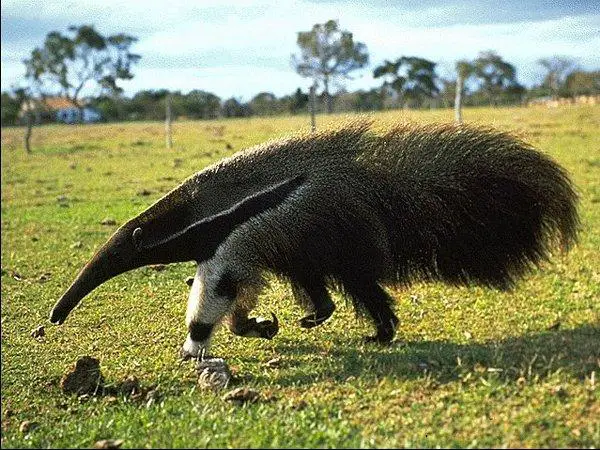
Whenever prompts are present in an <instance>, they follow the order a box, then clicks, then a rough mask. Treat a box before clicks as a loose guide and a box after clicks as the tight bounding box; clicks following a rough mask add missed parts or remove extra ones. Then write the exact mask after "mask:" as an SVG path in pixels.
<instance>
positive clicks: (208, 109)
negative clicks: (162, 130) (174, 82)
mask: <svg viewBox="0 0 600 450" xmlns="http://www.w3.org/2000/svg"><path fill="white" fill-rule="evenodd" d="M184 105H185V113H186V115H188V116H189V117H191V118H194V119H216V118H217V117H219V110H220V109H221V99H220V98H219V97H217V96H216V95H215V94H212V93H210V92H205V91H200V90H197V89H195V90H193V91H190V92H189V93H188V94H187V95H186V96H185V99H184Z"/></svg>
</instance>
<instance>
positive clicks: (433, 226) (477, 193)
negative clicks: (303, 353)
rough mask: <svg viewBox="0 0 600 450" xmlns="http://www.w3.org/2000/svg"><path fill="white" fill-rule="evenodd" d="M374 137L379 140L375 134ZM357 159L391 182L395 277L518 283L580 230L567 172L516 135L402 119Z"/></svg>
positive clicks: (389, 196)
mask: <svg viewBox="0 0 600 450" xmlns="http://www.w3.org/2000/svg"><path fill="white" fill-rule="evenodd" d="M371 139H372V138H371ZM371 139H369V140H370V141H371V142H370V145H368V146H367V147H368V149H369V150H367V151H365V152H364V153H363V154H362V155H361V156H360V157H359V161H360V160H362V161H365V163H366V164H365V166H366V167H369V168H370V169H369V170H371V171H374V173H373V172H372V173H373V176H374V177H377V178H379V179H380V180H384V181H385V182H384V183H377V186H378V188H381V186H382V184H383V186H384V191H385V192H381V191H380V192H379V193H378V195H379V196H380V197H382V198H384V204H385V205H387V214H386V215H387V216H388V217H389V218H391V219H392V220H391V222H392V223H390V224H389V225H390V226H389V227H388V230H389V232H390V235H391V236H390V237H391V239H390V240H391V244H392V246H393V249H392V253H393V255H394V259H395V265H396V271H397V278H398V280H399V281H401V282H404V281H409V280H411V279H415V278H430V279H439V280H442V281H446V282H450V283H454V284H470V283H479V284H484V285H488V286H493V287H499V288H509V287H511V286H512V285H513V284H514V282H515V281H516V279H517V278H518V277H519V276H521V275H522V274H523V273H524V272H526V271H527V270H528V269H530V268H532V267H533V266H535V265H537V264H538V263H539V262H541V261H543V260H545V259H547V258H548V257H549V255H550V252H551V249H552V248H553V247H554V246H556V245H558V246H560V247H561V248H563V249H568V248H569V247H570V246H571V245H572V244H573V243H574V242H575V240H576V234H577V228H578V215H577V209H576V204H577V194H576V192H575V190H574V188H573V185H572V183H571V181H570V180H569V177H568V175H567V173H566V172H565V170H564V169H562V168H561V167H560V166H559V165H557V164H556V163H555V162H553V161H552V160H551V159H550V158H548V157H547V156H545V155H543V154H542V153H540V152H539V151H537V150H535V149H533V148H532V147H531V146H530V145H528V144H527V143H525V142H523V141H521V140H520V139H518V138H515V137H514V136H512V135H510V134H508V133H503V132H499V131H495V130H492V129H490V128H484V127H474V126H464V125H447V124H446V125H429V126H411V125H402V126H400V127H397V128H394V129H393V130H391V131H389V132H387V134H386V135H385V136H382V137H378V138H375V139H373V140H371Z"/></svg>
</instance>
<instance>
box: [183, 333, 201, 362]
mask: <svg viewBox="0 0 600 450" xmlns="http://www.w3.org/2000/svg"><path fill="white" fill-rule="evenodd" d="M203 348H204V347H203V345H202V343H201V342H196V341H193V340H192V339H191V338H190V337H189V336H188V337H187V339H186V340H185V342H184V343H183V346H182V347H181V350H179V357H180V358H181V359H182V360H184V361H187V360H188V359H196V358H198V356H199V355H200V352H201V350H202V349H203Z"/></svg>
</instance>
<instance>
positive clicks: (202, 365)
mask: <svg viewBox="0 0 600 450" xmlns="http://www.w3.org/2000/svg"><path fill="white" fill-rule="evenodd" d="M196 370H197V372H198V385H199V386H200V387H201V388H202V389H212V390H215V391H218V390H221V389H224V388H225V387H227V385H228V384H229V381H230V380H231V371H230V370H229V367H228V366H227V363H226V362H225V360H224V359H223V358H204V359H202V360H200V361H198V363H197V364H196Z"/></svg>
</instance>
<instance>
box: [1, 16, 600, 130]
mask: <svg viewBox="0 0 600 450" xmlns="http://www.w3.org/2000/svg"><path fill="white" fill-rule="evenodd" d="M69 33H70V34H64V35H63V34H61V33H59V32H51V33H49V34H48V35H47V37H46V40H45V42H44V45H43V46H41V47H38V48H35V49H34V50H33V51H32V52H31V55H30V57H29V58H28V59H26V60H25V61H24V64H25V76H24V80H25V82H24V83H23V84H22V85H21V86H20V87H18V88H15V89H13V90H12V91H9V92H3V93H2V125H12V124H17V123H19V121H22V120H23V111H22V105H23V102H25V101H27V100H29V101H31V100H32V99H38V100H39V99H42V98H44V97H46V96H49V95H60V96H63V97H65V98H67V99H69V100H70V101H72V102H73V103H74V104H75V105H78V106H79V107H82V105H83V104H84V102H82V101H81V98H80V96H81V94H82V92H84V91H86V89H87V91H89V90H90V88H93V89H95V92H96V93H95V94H94V95H92V96H90V97H89V98H87V99H86V102H85V103H86V104H88V105H90V106H93V107H94V108H96V109H97V110H98V111H99V112H100V113H101V115H102V117H103V118H104V120H107V121H123V120H162V119H164V118H165V110H166V104H167V101H168V102H169V104H170V111H171V113H172V115H173V117H174V118H188V119H216V118H219V117H248V116H268V115H281V114H303V113H306V112H307V111H308V109H309V105H314V106H313V107H312V109H313V112H315V113H316V112H349V111H356V112H364V111H379V110H384V109H393V108H438V107H453V106H456V104H457V103H458V104H460V105H465V106H481V105H495V106H499V105H511V104H520V103H523V102H526V101H528V100H530V99H533V98H538V97H553V98H558V97H568V96H577V95H598V94H600V71H584V70H581V69H579V68H578V67H577V64H576V63H575V61H573V60H572V59H569V58H566V57H559V56H556V57H552V58H546V59H541V60H539V61H538V64H539V67H540V70H541V71H543V73H544V77H543V80H542V81H541V82H540V83H539V84H538V85H535V86H533V87H531V88H526V87H525V86H523V85H522V84H520V83H519V82H518V81H517V70H516V68H515V66H514V65H513V64H511V63H510V62H508V61H506V60H505V59H504V58H502V56H501V55H499V54H498V53H496V52H494V51H484V52H481V53H480V54H479V55H477V57H475V58H474V59H473V60H470V61H467V60H462V61H458V62H457V63H456V66H455V72H456V73H455V77H450V78H444V77H441V76H439V75H438V73H437V63H436V62H434V61H430V60H428V59H425V58H422V57H420V56H415V55H401V56H399V57H398V58H396V59H392V60H385V61H383V62H382V63H380V64H379V65H377V66H375V67H374V69H373V72H372V73H373V77H374V79H376V80H378V81H379V82H380V84H379V85H378V86H376V87H373V88H371V89H368V90H358V91H353V92H349V91H347V90H346V89H344V87H343V85H344V80H346V79H348V78H350V74H351V73H352V72H355V71H358V70H363V69H365V68H366V67H367V66H368V65H369V53H368V48H367V46H366V44H364V43H361V42H357V41H355V39H354V36H353V34H352V33H351V32H349V31H347V30H342V29H340V27H339V23H338V22H337V21H333V20H330V21H327V22H325V23H323V24H315V25H314V26H313V28H312V29H311V30H309V31H305V32H299V33H298V34H297V44H298V48H299V52H298V53H297V54H294V55H291V60H290V63H291V66H292V67H293V68H294V69H295V70H296V72H297V73H298V74H299V75H300V76H302V77H306V78H309V79H310V80H311V81H312V87H311V89H310V90H308V91H307V92H304V91H303V90H302V89H300V88H298V89H296V90H295V91H294V92H291V93H289V94H288V95H283V96H281V97H277V96H275V95H274V94H273V93H271V92H260V93H258V94H257V95H255V96H254V97H253V98H252V99H250V100H248V101H242V100H241V99H240V98H236V97H231V98H226V99H222V98H220V97H219V96H217V95H215V94H214V93H211V92H206V91H203V90H199V89H198V90H192V91H190V92H188V93H182V92H181V91H168V90H166V89H157V90H143V91H140V92H138V93H136V94H135V95H133V96H132V97H126V96H124V95H123V93H122V89H121V88H120V87H119V82H120V81H121V80H128V79H131V78H133V76H134V74H133V69H134V66H135V64H136V63H137V62H138V61H139V60H140V58H141V56H140V55H137V54H135V53H133V52H131V46H132V45H133V44H134V43H135V42H136V40H137V39H136V38H135V37H133V36H129V35H126V34H122V33H121V34H116V35H112V36H108V37H104V36H102V35H101V34H100V33H99V32H97V31H96V30H95V29H94V27H93V26H89V25H83V26H79V27H70V28H69ZM332 84H335V85H336V86H338V87H339V88H338V90H337V91H336V92H335V93H332V92H331V85H332ZM311 93H314V98H313V101H312V102H311V101H310V94H311ZM20 111H21V112H20Z"/></svg>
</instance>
